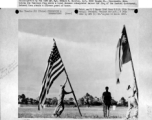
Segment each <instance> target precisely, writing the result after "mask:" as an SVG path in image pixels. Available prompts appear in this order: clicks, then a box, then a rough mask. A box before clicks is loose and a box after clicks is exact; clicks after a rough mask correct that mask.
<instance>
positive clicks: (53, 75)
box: [47, 65, 63, 86]
mask: <svg viewBox="0 0 152 120" xmlns="http://www.w3.org/2000/svg"><path fill="white" fill-rule="evenodd" d="M62 67H63V65H62V66H60V67H59V68H57V69H56V70H55V71H54V72H53V73H52V72H51V73H50V75H48V77H49V78H50V79H51V78H53V77H55V76H56V73H57V72H58V71H59V70H60V69H62ZM51 80H52V79H51ZM48 85H49V82H48V83H47V86H48Z"/></svg>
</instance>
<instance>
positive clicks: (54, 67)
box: [38, 39, 82, 116]
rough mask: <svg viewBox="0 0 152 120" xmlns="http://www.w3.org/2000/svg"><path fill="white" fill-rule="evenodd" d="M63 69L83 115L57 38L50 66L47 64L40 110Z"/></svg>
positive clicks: (49, 62)
mask: <svg viewBox="0 0 152 120" xmlns="http://www.w3.org/2000/svg"><path fill="white" fill-rule="evenodd" d="M53 40H54V39H53ZM63 71H64V72H65V74H66V78H67V81H68V82H69V85H70V87H71V90H72V93H73V96H74V99H75V101H76V104H77V107H78V110H79V113H80V115H81V112H80V109H79V106H78V103H77V100H76V96H75V94H74V91H73V88H72V86H71V83H70V81H69V77H68V74H67V72H66V69H65V67H64V64H63V61H62V58H61V56H60V53H59V50H58V48H57V46H56V42H55V40H54V45H53V48H52V51H51V54H50V57H49V59H48V66H47V69H46V71H45V74H44V78H43V81H42V88H41V91H40V96H39V104H38V110H40V108H41V107H42V108H43V106H44V103H45V100H46V96H47V94H48V93H49V89H50V87H51V86H52V84H53V82H54V81H55V80H56V79H57V77H58V76H59V75H60V74H61V73H62V72H63ZM81 116H82V115H81Z"/></svg>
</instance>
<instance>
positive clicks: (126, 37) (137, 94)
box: [124, 25, 139, 99]
mask: <svg viewBox="0 0 152 120" xmlns="http://www.w3.org/2000/svg"><path fill="white" fill-rule="evenodd" d="M124 27H125V25H124ZM125 31H126V38H127V39H128V36H127V30H126V28H125ZM128 45H129V41H128ZM129 51H130V55H131V50H130V45H129ZM131 66H132V71H133V76H134V81H135V85H136V90H137V99H138V95H139V93H138V86H137V80H136V74H135V70H134V64H133V60H132V55H131Z"/></svg>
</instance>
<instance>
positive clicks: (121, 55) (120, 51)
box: [115, 26, 138, 119]
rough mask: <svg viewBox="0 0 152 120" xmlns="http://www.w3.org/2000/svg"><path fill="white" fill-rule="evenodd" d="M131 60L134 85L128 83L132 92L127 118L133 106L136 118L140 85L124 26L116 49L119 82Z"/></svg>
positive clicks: (129, 98)
mask: <svg viewBox="0 0 152 120" xmlns="http://www.w3.org/2000/svg"><path fill="white" fill-rule="evenodd" d="M129 61H131V65H132V70H133V76H134V82H133V85H131V86H130V85H128V88H127V90H128V92H129V91H131V92H130V93H131V94H130V96H129V97H128V110H127V114H126V119H129V118H130V113H131V110H132V108H135V113H134V117H135V118H137V117H138V102H137V100H136V98H135V94H136V95H137V99H138V86H137V81H136V76H135V71H134V66H133V61H132V56H131V51H130V46H129V42H128V37H127V32H126V28H125V26H124V27H123V30H122V35H121V38H120V39H119V41H118V44H117V51H116V61H115V62H116V78H117V83H119V82H120V80H119V75H120V73H121V72H122V65H123V64H125V63H127V62H129Z"/></svg>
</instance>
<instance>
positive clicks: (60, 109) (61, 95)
mask: <svg viewBox="0 0 152 120" xmlns="http://www.w3.org/2000/svg"><path fill="white" fill-rule="evenodd" d="M66 82H67V80H66V81H65V83H64V85H60V87H61V88H60V92H59V99H58V105H57V107H56V109H55V111H54V114H53V117H59V116H60V115H61V114H62V112H63V110H64V97H65V95H66V94H70V93H72V92H73V91H71V92H66V91H65V90H64V88H65V84H66Z"/></svg>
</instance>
